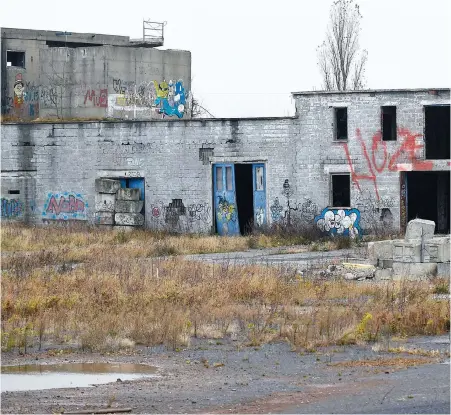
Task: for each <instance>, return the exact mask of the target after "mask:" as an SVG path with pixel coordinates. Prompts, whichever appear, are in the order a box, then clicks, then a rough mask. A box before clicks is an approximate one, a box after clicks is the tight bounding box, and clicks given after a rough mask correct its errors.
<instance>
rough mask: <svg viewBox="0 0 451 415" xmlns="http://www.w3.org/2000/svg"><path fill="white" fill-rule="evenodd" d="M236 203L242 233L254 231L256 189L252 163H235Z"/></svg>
mask: <svg viewBox="0 0 451 415" xmlns="http://www.w3.org/2000/svg"><path fill="white" fill-rule="evenodd" d="M235 187H236V205H237V210H238V216H239V223H240V233H241V235H246V234H248V233H250V232H251V231H252V226H253V224H254V190H253V187H252V164H235Z"/></svg>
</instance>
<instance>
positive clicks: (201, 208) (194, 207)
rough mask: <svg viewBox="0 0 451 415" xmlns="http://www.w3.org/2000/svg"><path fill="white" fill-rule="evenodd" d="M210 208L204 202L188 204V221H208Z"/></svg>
mask: <svg viewBox="0 0 451 415" xmlns="http://www.w3.org/2000/svg"><path fill="white" fill-rule="evenodd" d="M210 213H211V208H210V206H208V205H207V204H206V203H193V204H191V205H189V206H188V220H189V221H190V222H197V221H199V222H208V221H209V220H210Z"/></svg>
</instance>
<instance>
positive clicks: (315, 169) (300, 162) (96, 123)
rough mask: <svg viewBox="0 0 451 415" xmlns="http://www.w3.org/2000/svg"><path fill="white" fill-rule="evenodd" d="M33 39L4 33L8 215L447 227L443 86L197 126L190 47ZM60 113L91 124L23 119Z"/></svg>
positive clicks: (152, 224) (118, 221) (199, 226)
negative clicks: (423, 222) (419, 222)
mask: <svg viewBox="0 0 451 415" xmlns="http://www.w3.org/2000/svg"><path fill="white" fill-rule="evenodd" d="M29 32H30V31H18V30H15V29H14V30H13V29H2V33H3V34H4V36H5V33H6V37H5V38H4V39H3V42H2V54H3V57H5V56H7V59H6V61H7V66H5V67H3V66H2V80H3V79H6V83H5V84H4V83H3V82H2V112H3V113H4V114H7V115H17V111H19V112H20V111H22V112H21V113H20V114H19V115H20V117H19V118H20V120H19V121H18V120H17V119H14V118H13V117H11V118H8V117H7V118H4V121H3V122H2V140H1V141H2V154H1V158H2V176H1V181H2V189H1V192H2V194H1V196H2V205H1V215H2V219H3V220H19V221H25V222H27V223H32V224H44V223H53V222H60V221H86V222H87V223H92V224H98V225H100V226H144V227H146V228H157V229H162V228H163V229H167V228H168V229H171V230H178V231H182V232H216V233H219V234H220V235H224V234H228V235H237V234H240V233H241V234H243V233H245V232H246V230H247V229H248V227H251V226H265V225H272V224H275V223H286V222H287V221H290V222H292V223H295V222H296V223H298V224H300V225H302V224H305V225H313V226H316V227H318V228H319V229H320V230H322V231H323V232H324V233H326V234H334V235H335V234H338V235H339V234H342V235H349V236H350V237H355V236H358V235H361V234H362V233H365V232H366V233H371V232H374V231H376V230H380V229H385V230H393V231H394V232H395V231H397V230H403V229H404V228H405V227H406V225H407V223H408V221H409V220H411V219H414V218H417V217H418V218H422V219H428V220H432V221H434V222H435V224H436V228H435V232H436V233H449V229H450V90H449V89H444V88H439V89H437V88H430V89H410V90H364V91H348V92H324V91H323V92H321V91H313V92H294V93H293V97H294V100H295V105H296V112H295V115H294V116H293V117H277V118H240V119H223V118H214V119H194V118H191V117H190V114H189V111H188V110H187V108H188V107H189V105H185V104H188V98H187V97H188V95H189V89H190V71H191V69H190V65H191V61H190V59H191V58H190V54H189V52H182V51H164V50H157V49H155V48H153V47H146V46H149V45H143V44H139V43H138V44H134V43H133V42H131V41H130V40H129V39H128V38H122V37H117V36H112V37H108V36H103V35H87V34H74V33H72V35H71V36H67V43H66V39H65V37H66V36H64V40H61V37H58V38H57V39H55V37H56V34H55V32H39V33H37V32H33V33H31V32H30V33H29ZM69 38H70V42H73V45H72V46H71V47H69ZM58 42H60V43H58ZM61 42H63V44H61ZM66 46H67V47H66ZM23 51H25V52H24V55H20V54H17V53H18V52H23ZM68 51H69V53H68ZM33 60H34V62H33ZM52 62H53V63H52ZM33 65H34V66H33ZM65 65H66V69H64V67H65ZM53 68H56V69H55V71H56V72H55V73H56V74H58V75H57V76H56V77H55V78H52V79H58V82H57V83H56V85H57V91H59V92H57V93H55V94H53V95H52V93H50V97H52V96H53V101H52V99H50V101H48V100H47V98H48V97H49V95H47V91H49V88H50V90H51V88H52V86H51V85H52V83H51V82H50V81H49V82H47V79H44V78H45V76H47V75H46V74H47V73H48V71H49V69H51V70H53ZM68 68H69V69H68ZM62 71H64V74H67V77H68V79H70V82H69V81H68V84H69V87H65V86H64V85H63V86H62V85H61V76H60V75H59V74H62ZM50 73H53V72H51V71H50ZM18 75H21V77H18ZM127 76H129V77H128V78H127ZM18 80H21V82H22V85H21V88H19V90H18V91H16V90H15V87H14V85H15V83H16V82H18ZM154 81H155V82H154ZM27 82H30V83H29V84H27ZM80 85H83V86H86V90H85V89H83V88H81V87H80ZM140 86H142V87H143V88H141V89H140ZM65 88H66V89H65ZM34 91H39V93H35V92H34ZM43 91H44V92H43ZM101 91H103V92H101ZM61 96H62V97H63V98H61ZM32 99H33V100H34V101H33V103H32V102H31V100H32ZM34 102H36V103H34ZM55 103H56V104H55ZM31 104H33V105H36V106H35V107H34V110H33V111H34V112H32V111H31V110H30V105H31ZM52 105H53V107H52ZM58 108H59V109H58ZM3 110H5V111H3ZM8 111H9V112H8ZM52 111H53V112H52ZM58 111H60V114H57V115H61V114H63V115H64V114H65V115H67V117H68V118H73V117H91V118H94V120H91V121H88V120H76V121H74V120H72V121H65V122H61V121H55V120H53V121H52V120H45V121H42V120H41V122H36V121H34V122H31V121H29V122H27V121H26V120H27V118H28V119H32V118H37V117H39V118H41V119H42V118H46V117H48V116H50V115H55V114H56V113H57V112H58ZM61 111H62V112H61ZM97 118H101V119H97Z"/></svg>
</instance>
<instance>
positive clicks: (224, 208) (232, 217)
mask: <svg viewBox="0 0 451 415" xmlns="http://www.w3.org/2000/svg"><path fill="white" fill-rule="evenodd" d="M217 215H218V220H221V221H223V222H230V221H232V222H235V221H236V208H235V205H234V204H233V203H230V202H229V201H228V200H227V199H226V198H225V197H224V196H219V200H218V210H217Z"/></svg>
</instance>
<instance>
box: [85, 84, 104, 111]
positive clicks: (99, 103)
mask: <svg viewBox="0 0 451 415" xmlns="http://www.w3.org/2000/svg"><path fill="white" fill-rule="evenodd" d="M88 100H89V101H91V102H92V104H93V106H95V107H102V108H106V107H108V89H101V90H100V91H99V94H98V96H97V95H96V91H95V90H94V89H88V90H87V91H86V94H85V101H84V104H85V105H86V103H87V101H88Z"/></svg>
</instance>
